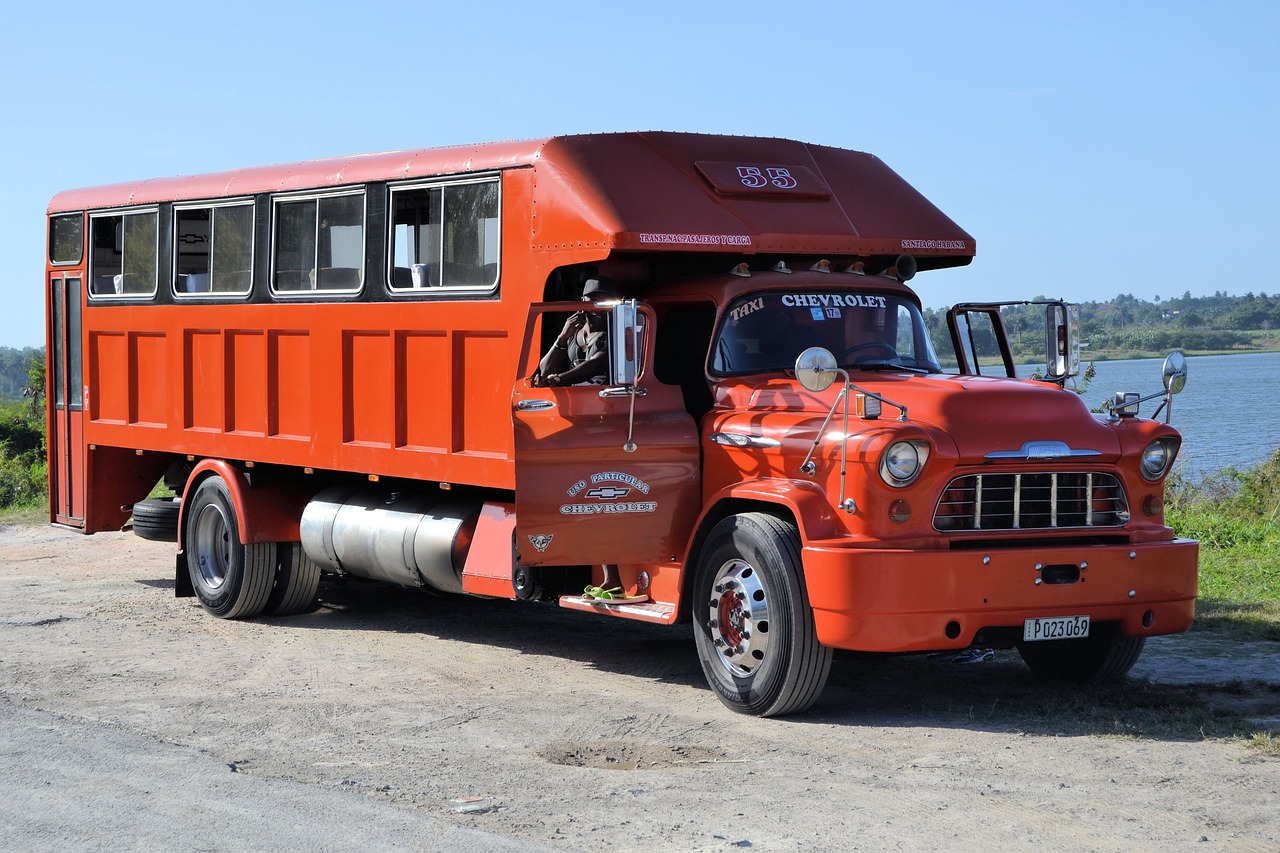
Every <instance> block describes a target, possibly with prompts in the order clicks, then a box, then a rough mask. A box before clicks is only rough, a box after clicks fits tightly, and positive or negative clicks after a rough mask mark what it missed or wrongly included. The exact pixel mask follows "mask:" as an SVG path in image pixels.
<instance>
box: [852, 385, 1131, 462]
mask: <svg viewBox="0 0 1280 853" xmlns="http://www.w3.org/2000/svg"><path fill="white" fill-rule="evenodd" d="M857 384H859V385H861V386H862V387H864V388H866V389H867V390H870V391H875V392H876V393H878V394H881V395H883V396H884V397H885V398H886V399H888V400H892V401H893V402H895V403H901V404H902V405H904V406H906V407H907V411H908V415H909V418H910V420H911V421H913V422H915V423H919V424H922V425H927V426H932V427H935V428H937V429H939V430H941V431H942V432H944V433H946V434H947V435H949V436H950V437H951V439H952V441H953V442H955V445H956V449H957V451H958V452H959V456H960V461H961V463H962V464H963V463H978V462H982V461H984V459H985V457H986V456H987V454H989V453H993V452H1018V451H1021V450H1022V449H1023V448H1024V447H1025V446H1026V445H1027V444H1028V443H1030V442H1054V443H1056V444H1058V445H1061V444H1064V443H1065V444H1066V445H1067V446H1068V447H1069V448H1070V449H1071V450H1075V451H1080V450H1092V451H1097V452H1098V453H1099V454H1101V456H1100V457H1095V458H1098V459H1100V460H1106V461H1114V460H1115V459H1118V458H1119V456H1120V443H1119V441H1118V439H1117V437H1116V434H1115V431H1114V430H1111V429H1109V428H1108V427H1107V426H1106V425H1105V424H1103V423H1101V422H1100V421H1099V420H1098V419H1097V418H1095V417H1094V416H1093V413H1092V412H1090V411H1089V407H1088V406H1086V405H1085V402H1084V400H1083V399H1081V397H1080V395H1079V394H1076V393H1075V392H1073V391H1068V390H1064V389H1062V388H1059V387H1058V386H1057V385H1054V384H1052V383H1049V382H1039V381H1034V380H1027V379H1007V378H1004V377H993V376H955V375H951V374H932V375H929V376H911V377H904V376H901V375H897V374H895V375H889V376H883V377H875V378H874V379H870V380H868V379H865V378H864V379H863V381H861V382H858V383H857ZM892 411H893V409H892V408H891V407H888V406H886V407H885V413H886V415H888V414H889V413H890V412H892Z"/></svg>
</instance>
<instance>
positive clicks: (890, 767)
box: [0, 525, 1280, 851]
mask: <svg viewBox="0 0 1280 853" xmlns="http://www.w3.org/2000/svg"><path fill="white" fill-rule="evenodd" d="M173 565H174V561H173V546H172V545H169V544H164V543H152V542H146V541H143V540H141V539H138V538H137V537H135V536H133V535H132V534H129V533H109V534H98V535H96V536H92V537H85V536H80V535H78V534H75V533H72V532H68V531H65V530H58V529H53V528H49V527H45V526H39V525H35V526H32V525H8V526H4V527H0V720H4V719H8V720H11V721H14V722H13V724H14V725H15V726H16V725H17V723H18V722H22V723H24V724H29V723H33V721H34V723H35V724H34V729H38V730H40V731H43V732H44V733H45V735H46V736H49V737H52V740H53V741H57V740H59V737H60V738H61V740H63V741H65V740H66V739H67V738H73V739H74V738H80V737H85V736H86V735H83V734H77V733H83V732H90V733H95V732H96V733H99V734H101V735H102V738H103V740H102V743H103V744H105V747H104V748H108V749H110V750H114V751H113V752H109V753H108V758H107V759H106V763H107V764H108V765H110V764H111V763H112V762H116V763H117V764H118V765H120V766H121V767H123V768H126V769H128V768H129V767H130V762H131V761H134V762H135V764H134V765H133V766H134V767H136V766H138V765H137V764H136V758H131V757H130V755H129V754H126V753H129V751H130V750H133V751H137V750H139V749H141V748H142V747H144V746H147V745H151V746H154V747H155V748H156V749H164V750H168V751H173V752H175V754H176V755H179V756H187V757H190V758H193V759H199V760H200V761H201V762H202V763H200V764H199V765H198V766H199V767H202V768H204V769H203V770H200V771H196V772H194V775H191V776H186V777H183V778H184V780H185V781H181V782H171V783H170V782H165V781H164V780H161V779H157V780H154V784H153V785H152V786H151V787H161V786H166V785H170V786H173V785H177V786H189V787H191V788H193V789H194V790H191V791H177V792H175V793H176V794H177V795H179V796H180V797H182V798H185V800H186V802H187V804H188V811H186V812H183V811H180V810H179V811H175V810H174V808H173V807H170V808H166V807H164V806H163V805H156V806H155V807H149V808H146V809H142V808H138V809H134V810H130V809H125V810H124V813H123V814H122V813H121V810H120V808H121V807H120V806H119V805H118V804H117V806H116V807H115V809H114V810H113V817H112V818H111V820H112V823H111V826H112V832H113V833H120V835H117V837H116V838H115V840H114V841H112V843H111V844H110V845H109V846H110V849H113V850H119V849H130V847H131V846H133V845H130V844H129V843H125V842H127V841H128V839H130V838H132V839H135V840H136V839H140V838H152V839H154V838H164V837H166V836H165V833H166V832H171V833H176V832H177V828H178V827H179V826H180V825H181V824H182V821H184V820H193V819H194V818H193V817H190V814H191V813H192V810H191V804H192V803H195V804H196V807H195V808H194V812H199V811H200V810H201V809H215V810H216V809H218V808H220V807H221V808H232V809H233V810H234V811H236V812H237V813H238V814H240V815H241V819H242V821H248V820H250V818H256V819H258V820H259V821H261V822H264V823H270V822H271V820H272V815H273V814H283V813H284V812H282V811H277V810H281V809H284V808H285V806H284V805H282V803H283V799H282V798H285V797H287V796H291V794H290V793H289V792H294V793H298V792H302V793H305V792H308V791H314V792H319V793H323V794H325V795H326V796H327V797H330V798H331V799H330V800H326V802H328V803H330V805H328V806H325V807H323V808H321V809H320V811H321V812H324V813H327V814H328V815H329V819H331V820H334V821H337V820H339V819H341V820H344V821H348V822H350V821H368V822H369V823H368V826H369V827H375V826H377V827H380V828H381V829H380V831H381V832H382V833H383V836H382V837H383V841H384V842H385V844H384V846H385V848H386V849H405V850H433V849H447V848H451V847H457V846H459V845H462V846H467V843H466V842H460V841H458V838H459V837H463V838H465V837H468V836H465V835H464V836H457V835H451V834H450V833H454V832H455V831H458V832H464V833H465V832H466V831H469V830H481V831H483V833H485V835H484V836H483V837H485V838H489V839H490V840H496V841H497V842H501V843H500V844H497V845H495V846H493V849H498V848H499V847H501V845H502V844H506V845H510V846H508V847H507V848H506V849H542V848H553V849H561V850H608V849H618V850H629V849H671V850H727V849H740V848H755V849H763V850H926V849H943V850H995V849H999V850H1006V849H1033V848H1034V849H1058V850H1073V851H1079V850H1108V851H1112V850H1170V849H1173V850H1188V849H1193V848H1194V849H1195V850H1197V851H1216V850H1247V851H1254V850H1256V851H1276V850H1280V759H1276V758H1271V757H1267V755H1266V754H1265V753H1264V752H1263V751H1261V750H1259V749H1257V748H1254V747H1251V746H1249V745H1248V743H1247V742H1246V739H1245V738H1244V737H1234V736H1227V737H1222V736H1211V737H1201V736H1199V735H1198V734H1192V735H1191V736H1184V735H1170V734H1168V733H1163V734H1154V735H1152V734H1141V733H1139V734H1136V735H1126V736H1115V735H1114V734H1113V732H1115V731H1124V730H1125V722H1126V717H1127V715H1129V714H1130V713H1137V710H1136V709H1137V706H1138V705H1139V704H1140V703H1139V702H1137V701H1136V700H1135V703H1134V706H1133V708H1132V709H1130V708H1126V707H1118V708H1115V709H1112V710H1111V711H1110V712H1107V711H1105V710H1104V712H1103V713H1101V714H1099V713H1097V711H1098V709H1097V708H1096V707H1089V706H1088V702H1087V701H1086V702H1085V703H1083V704H1081V703H1070V702H1067V701H1064V699H1063V697H1064V696H1070V693H1069V692H1067V691H1061V690H1056V691H1045V690H1041V689H1038V688H1035V687H1028V684H1027V682H1028V677H1027V675H1026V671H1025V669H1024V668H1023V667H1022V665H1021V663H1020V662H1018V660H1017V656H1016V654H1014V653H1001V654H1000V655H998V657H997V660H996V662H994V663H990V664H981V665H978V666H959V665H956V664H953V663H950V662H948V661H943V660H936V659H930V658H926V657H921V656H916V657H910V658H906V657H904V658H888V659H880V658H878V659H868V658H866V657H863V656H855V655H847V656H842V657H838V658H837V661H836V664H835V668H834V670H833V674H832V679H831V683H830V686H829V687H828V689H827V691H826V693H825V694H824V695H823V698H822V700H821V701H820V703H819V704H818V706H817V707H816V708H815V709H814V710H813V712H811V713H809V714H807V715H804V716H801V717H797V718H791V719H782V720H761V719H755V718H749V717H743V716H739V715H735V714H733V713H731V712H729V711H727V710H726V709H725V708H724V707H722V706H721V705H720V703H719V702H718V701H717V700H716V699H715V697H714V696H713V695H712V693H711V692H710V691H709V689H708V688H707V687H706V686H705V685H704V683H703V680H702V674H701V671H700V669H699V667H698V663H697V659H696V655H695V651H694V645H693V640H692V637H691V634H690V631H689V628H688V627H687V626H679V627H677V628H675V629H670V628H661V627H656V626H644V625H637V624H635V623H630V622H623V621H621V620H610V619H607V618H603V617H598V616H594V615H583V614H575V613H569V612H565V611H561V610H559V609H558V608H555V607H554V606H552V605H542V604H539V605H534V604H525V603H515V602H502V601H477V600H452V599H442V598H437V597H432V596H428V595H425V594H422V593H419V592H416V591H410V590H401V589H399V588H396V587H391V586H379V585H373V584H363V583H351V584H337V583H332V584H330V583H326V584H325V585H323V586H322V587H321V601H322V604H321V606H320V607H319V608H318V609H317V610H315V612H312V613H308V614H305V615H302V616H297V617H289V618H281V619H257V620H251V621H234V622H228V621H222V620H218V619H215V618H212V617H210V616H208V615H206V614H205V613H204V612H203V611H202V610H201V609H200V607H199V606H198V605H197V604H196V603H195V600H194V599H177V598H175V597H174V594H173ZM1276 645H1277V644H1274V643H1260V644H1251V645H1243V646H1242V645H1240V644H1234V643H1227V642H1224V641H1220V640H1215V639H1214V638H1213V637H1212V635H1203V634H1195V633H1193V634H1190V635H1186V636H1184V637H1177V638H1161V639H1159V640H1155V641H1153V642H1151V643H1149V644H1148V646H1147V650H1146V652H1145V653H1144V657H1143V659H1142V660H1141V661H1140V662H1139V664H1138V666H1137V667H1136V668H1135V670H1134V678H1133V679H1132V681H1131V682H1129V684H1130V685H1131V687H1132V690H1133V693H1134V696H1135V697H1139V696H1150V695H1151V694H1152V692H1153V691H1155V692H1156V693H1159V694H1160V695H1163V696H1165V697H1168V696H1183V697H1195V701H1196V702H1204V703H1205V707H1206V713H1216V712H1218V711H1223V710H1225V711H1229V712H1230V713H1231V714H1235V715H1243V722H1242V721H1241V720H1242V718H1241V717H1240V716H1236V717H1232V718H1231V719H1234V720H1235V722H1234V723H1231V724H1229V725H1228V728H1229V729H1230V730H1231V732H1233V733H1235V734H1240V735H1246V736H1247V735H1248V733H1249V732H1250V730H1252V731H1257V732H1268V731H1269V732H1276V731H1278V730H1280V660H1278V659H1277V654H1276V648H1275V647H1276ZM1161 691H1163V692H1161ZM1108 713H1109V716H1108ZM30 728H32V726H27V727H26V728H24V729H23V731H27V730H28V729H30ZM60 731H65V732H70V734H64V735H61V736H58V737H54V736H52V735H49V734H48V733H50V732H60ZM1206 734H1209V735H1215V734H1216V732H1214V731H1209V732H1206ZM0 740H2V739H0ZM130 744H132V746H130ZM64 746H65V744H64ZM59 755H61V753H59ZM54 756H55V752H54V748H53V746H51V745H48V744H46V743H45V742H44V741H32V742H30V743H27V744H26V745H25V746H18V745H13V744H10V745H9V746H8V747H7V748H6V747H5V746H3V745H0V773H2V774H3V775H4V776H5V777H6V778H5V779H3V780H0V790H7V791H8V793H4V794H0V798H3V799H12V798H13V797H14V796H15V795H21V796H20V797H19V799H17V800H15V801H14V802H18V803H27V802H34V803H36V804H37V807H35V808H32V809H31V810H29V811H22V810H21V809H20V808H19V807H18V806H11V807H10V810H9V811H8V812H5V811H3V810H2V809H0V830H3V831H4V835H5V837H6V838H8V839H9V840H10V841H9V842H4V843H5V844H7V843H10V842H12V840H13V839H14V838H15V837H17V838H24V839H27V840H28V841H31V840H32V839H35V842H36V846H37V847H41V846H44V847H46V848H47V849H77V848H78V849H96V847H95V841H94V840H93V839H86V838H83V837H81V838H80V840H79V843H77V844H74V845H70V846H69V847H68V846H67V845H65V844H60V843H58V842H59V839H58V834H59V832H60V831H62V830H60V829H59V826H60V825H61V824H58V823H56V822H54V821H53V820H52V819H50V818H47V817H45V816H44V815H45V811H44V809H46V808H49V807H50V806H51V804H53V803H54V801H55V800H57V798H59V797H61V798H62V801H61V805H60V808H62V809H64V810H66V811H67V812H68V814H71V815H73V816H74V814H75V813H76V812H77V811H79V812H85V811H86V810H91V809H96V808H101V803H100V802H99V801H98V799H96V798H97V797H99V795H100V794H101V792H100V791H99V788H101V787H102V786H103V785H105V784H106V783H104V782H95V780H97V779H100V778H101V777H100V776H98V775H97V774H98V773H99V772H100V770H101V765H100V763H99V762H102V761H103V759H102V758H101V757H99V758H97V759H94V760H93V762H92V763H91V762H90V761H89V760H87V759H85V760H81V759H74V758H69V757H66V756H63V757H60V758H57V759H56V761H57V762H58V764H57V767H54V766H53V765H54V763H55V758H54ZM111 756H114V757H111ZM77 761H80V762H81V764H80V765H77ZM17 763H22V764H23V766H22V767H16V766H14V765H15V764H17ZM6 764H7V765H9V766H7V767H6V766H5V765H6ZM46 764H47V765H48V766H43V765H46ZM134 772H135V774H136V773H137V772H138V771H136V770H135V771H134ZM144 772H145V771H144ZM233 773H236V774H242V776H247V777H249V778H251V779H256V780H261V781H260V783H259V784H260V788H257V789H254V791H255V792H256V793H254V794H253V795H252V796H250V797H249V798H248V799H247V800H244V801H237V803H236V804H234V806H232V805H228V803H230V801H223V799H222V798H223V794H222V793H220V792H221V791H222V790H223V787H222V786H223V785H224V783H225V780H226V779H227V778H230V776H231V774H233ZM42 774H43V775H42ZM238 778H239V777H238ZM41 779H43V781H41ZM54 781H60V782H62V783H63V784H54ZM6 786H7V788H6ZM38 786H44V787H43V789H42V790H40V791H38V792H34V793H33V791H32V790H31V789H32V788H34V787H38ZM148 794H149V795H150V791H148ZM37 795H38V797H37ZM24 798H25V799H24ZM33 798H34V799H33ZM465 798H477V799H475V800H466V799H465ZM459 800H462V801H463V802H462V803H459V802H454V801H459ZM468 803H472V804H474V805H473V807H474V808H476V809H478V810H477V811H472V812H459V811H458V810H457V809H459V808H465V807H466V806H467V804H468ZM40 804H43V805H40ZM347 806H349V807H350V808H351V809H354V811H351V812H350V814H351V815H356V816H354V817H350V816H344V815H347V814H348V813H347V812H346V811H343V810H342V808H346V807H347ZM340 807H342V808H340ZM22 808H23V809H25V808H26V807H25V806H23V807H22ZM370 809H372V810H373V811H369V810H370ZM251 813H252V814H251ZM184 814H185V815H187V817H183V815H184ZM94 819H96V818H94ZM66 820H71V818H67V819H66ZM276 822H277V823H279V822H280V821H278V820H277V821H276ZM6 824H8V825H7V826H6ZM90 825H93V824H90ZM246 825H248V824H246ZM122 826H123V827H124V828H123V829H121V828H120V827H122ZM356 831H357V833H358V831H359V828H358V827H357V828H356ZM370 831H371V832H372V830H370ZM14 833H17V834H16V835H15V834H14ZM89 834H90V835H91V834H92V832H90V833H89ZM388 836H389V837H388ZM285 837H286V838H292V839H294V841H293V844H292V845H289V846H293V847H294V848H295V849H306V848H310V849H355V847H354V846H350V847H349V846H347V845H346V843H345V842H344V841H343V840H342V839H343V838H344V837H347V836H342V837H339V836H332V837H330V841H329V843H328V844H326V845H324V846H323V848H322V847H317V846H315V842H314V839H313V838H312V837H311V836H308V835H307V834H306V833H302V834H298V835H287V834H286V836H285ZM357 837H358V836H357ZM370 837H371V838H372V835H371V836H370ZM480 837H481V836H479V835H477V836H474V838H480ZM172 838H173V839H174V842H175V843H174V845H173V848H174V849H181V848H183V847H186V845H187V843H184V842H182V841H181V840H180V839H181V836H179V835H176V834H175V835H173V836H172ZM260 840H261V839H260ZM62 841H63V842H65V841H66V839H62ZM98 841H102V839H98ZM352 844H353V845H356V844H358V842H352ZM138 846H142V845H141V843H140V842H139V844H138ZM254 846H257V845H254V844H249V845H247V846H246V845H245V844H244V842H243V839H239V840H234V839H233V838H232V837H231V836H226V837H224V838H222V839H221V840H220V839H218V838H213V839H209V840H208V841H207V843H204V844H202V846H201V849H228V850H230V849H236V850H241V849H251V848H253V847H254ZM261 847H262V848H263V849H267V848H271V847H274V848H276V849H280V847H281V845H280V843H279V841H276V842H273V843H270V844H268V843H266V842H265V841H263V843H262V844H261ZM103 849H107V845H106V844H105V842H104V843H103Z"/></svg>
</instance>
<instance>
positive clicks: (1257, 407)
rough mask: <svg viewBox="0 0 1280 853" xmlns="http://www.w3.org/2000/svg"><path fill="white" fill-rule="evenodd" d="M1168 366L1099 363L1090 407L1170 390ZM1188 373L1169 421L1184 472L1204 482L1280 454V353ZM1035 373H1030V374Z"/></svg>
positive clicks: (1155, 361) (1208, 364)
mask: <svg viewBox="0 0 1280 853" xmlns="http://www.w3.org/2000/svg"><path fill="white" fill-rule="evenodd" d="M1163 363H1164V359H1159V358H1144V359H1133V360H1126V361H1098V362H1094V367H1095V368H1096V370H1097V375H1096V376H1095V377H1094V379H1093V381H1091V382H1090V383H1089V386H1088V387H1087V388H1086V389H1085V394H1084V399H1085V402H1086V403H1088V404H1089V407H1090V408H1095V407H1097V406H1100V405H1101V404H1102V403H1103V402H1105V401H1107V400H1109V399H1111V395H1112V394H1113V393H1115V392H1116V391H1138V392H1139V393H1140V394H1141V395H1142V396H1144V397H1145V396H1146V395H1147V394H1154V393H1155V392H1157V391H1159V390H1161V389H1162V388H1163V387H1164V386H1163V385H1162V383H1161V381H1160V368H1161V366H1162V365H1163ZM1083 365H1085V366H1087V365H1088V359H1087V357H1086V358H1085V359H1084V360H1083ZM1187 367H1188V373H1187V387H1186V388H1185V389H1184V390H1183V392H1182V393H1181V394H1179V395H1178V396H1176V397H1174V398H1173V418H1172V421H1171V423H1172V424H1173V425H1174V426H1175V427H1177V429H1178V431H1179V432H1181V433H1182V451H1181V453H1179V454H1178V465H1179V468H1180V470H1181V472H1182V473H1183V474H1184V475H1187V476H1189V477H1192V478H1193V479H1198V478H1201V477H1204V476H1206V475H1211V474H1215V473H1217V472H1219V471H1221V470H1222V469H1223V468H1227V467H1231V466H1234V467H1236V468H1242V469H1243V468H1250V467H1252V466H1254V465H1256V464H1258V463H1260V462H1262V461H1264V460H1266V459H1267V458H1269V457H1270V456H1271V455H1272V454H1273V453H1274V452H1275V451H1276V449H1277V447H1280V353H1274V352H1272V353H1247V354H1241V355H1205V356H1195V357H1191V358H1188V359H1187ZM1034 369H1035V367H1034V366H1031V367H1028V368H1025V370H1026V374H1025V375H1030V374H1031V372H1032V371H1034ZM1081 369H1082V371H1083V367H1082V368H1081ZM1020 372H1021V370H1020ZM1159 405H1160V400H1159V399H1156V400H1150V401H1148V402H1146V403H1143V404H1142V411H1141V414H1142V415H1143V416H1144V417H1150V416H1151V415H1152V413H1154V412H1155V410H1156V407H1157V406H1159ZM1164 416H1165V413H1164V412H1161V413H1160V418H1161V420H1163V419H1164Z"/></svg>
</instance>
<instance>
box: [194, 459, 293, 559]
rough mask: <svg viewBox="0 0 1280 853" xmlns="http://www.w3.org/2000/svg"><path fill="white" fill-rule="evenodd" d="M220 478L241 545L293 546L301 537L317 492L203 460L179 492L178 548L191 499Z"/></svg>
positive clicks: (228, 464)
mask: <svg viewBox="0 0 1280 853" xmlns="http://www.w3.org/2000/svg"><path fill="white" fill-rule="evenodd" d="M214 476H217V477H221V478H222V481H223V482H224V483H226V484H227V490H228V491H229V492H230V493H231V503H232V506H233V507H234V508H235V513H236V525H237V527H238V528H239V531H240V544H241V545H252V544H255V543H259V542H296V541H298V540H299V539H300V538H301V536H302V534H301V532H300V527H301V524H302V511H303V509H305V508H306V505H307V502H308V501H309V500H311V498H312V497H313V496H314V494H315V492H316V491H317V490H316V489H314V488H311V489H308V488H306V487H304V486H303V485H302V484H300V483H298V482H297V481H295V480H293V479H291V478H274V477H269V476H267V475H265V474H262V473H259V472H258V471H255V470H253V469H248V468H240V467H238V466H236V465H234V464H233V463H231V462H228V461H227V460H225V459H202V460H200V461H199V462H197V463H196V464H195V465H194V466H193V467H192V469H191V474H190V476H188V477H187V483H186V487H185V488H184V489H183V491H182V508H181V510H180V511H179V516H178V547H179V548H180V549H182V550H185V549H186V547H187V534H186V524H187V522H186V515H187V509H188V506H189V500H190V496H191V495H194V494H195V491H196V488H197V487H198V486H199V485H200V484H201V483H202V482H204V481H205V480H207V479H208V478H210V477H214Z"/></svg>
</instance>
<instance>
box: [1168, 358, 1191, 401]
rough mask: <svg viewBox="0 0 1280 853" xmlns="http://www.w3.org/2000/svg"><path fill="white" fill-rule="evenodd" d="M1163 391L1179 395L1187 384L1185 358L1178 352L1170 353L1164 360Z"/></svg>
mask: <svg viewBox="0 0 1280 853" xmlns="http://www.w3.org/2000/svg"><path fill="white" fill-rule="evenodd" d="M1163 373H1164V390H1166V391H1168V392H1169V393H1170V394H1180V393H1181V392H1182V389H1183V387H1184V386H1185V385H1186V384H1187V357H1186V356H1185V355H1183V354H1182V353H1180V352H1176V351H1175V352H1171V353H1169V357H1168V358H1166V359H1165V360H1164V371H1163Z"/></svg>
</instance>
